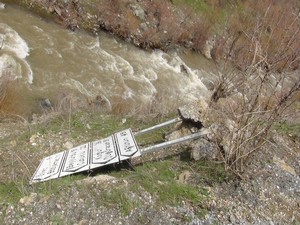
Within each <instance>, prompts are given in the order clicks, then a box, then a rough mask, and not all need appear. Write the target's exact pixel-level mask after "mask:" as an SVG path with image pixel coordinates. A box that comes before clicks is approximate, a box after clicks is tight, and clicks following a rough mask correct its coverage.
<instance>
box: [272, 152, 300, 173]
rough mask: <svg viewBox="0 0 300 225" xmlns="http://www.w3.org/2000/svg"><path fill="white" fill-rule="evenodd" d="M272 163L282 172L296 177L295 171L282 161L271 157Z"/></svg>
mask: <svg viewBox="0 0 300 225" xmlns="http://www.w3.org/2000/svg"><path fill="white" fill-rule="evenodd" d="M273 161H274V163H275V164H276V165H278V166H279V167H280V168H281V169H282V170H284V171H286V172H288V173H290V174H292V175H294V176H297V174H296V171H295V169H294V168H293V167H291V166H290V165H288V164H287V163H286V162H285V161H284V160H282V159H279V158H277V157H275V156H274V157H273Z"/></svg>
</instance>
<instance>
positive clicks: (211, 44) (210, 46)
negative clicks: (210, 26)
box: [203, 37, 215, 59]
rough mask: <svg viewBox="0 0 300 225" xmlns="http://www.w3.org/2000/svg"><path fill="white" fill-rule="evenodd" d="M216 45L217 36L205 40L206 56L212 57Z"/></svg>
mask: <svg viewBox="0 0 300 225" xmlns="http://www.w3.org/2000/svg"><path fill="white" fill-rule="evenodd" d="M214 46H215V37H212V38H210V39H208V40H207V41H206V42H205V45H204V47H203V55H204V56H205V57H206V58H208V59H211V58H212V57H211V52H212V50H213V48H214Z"/></svg>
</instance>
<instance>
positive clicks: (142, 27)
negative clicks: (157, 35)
mask: <svg viewBox="0 0 300 225" xmlns="http://www.w3.org/2000/svg"><path fill="white" fill-rule="evenodd" d="M140 27H141V29H142V31H146V30H148V25H147V24H146V23H141V25H140Z"/></svg>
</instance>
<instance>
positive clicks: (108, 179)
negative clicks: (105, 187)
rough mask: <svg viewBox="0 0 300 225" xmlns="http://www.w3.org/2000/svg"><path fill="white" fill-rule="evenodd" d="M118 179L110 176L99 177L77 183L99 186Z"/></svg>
mask: <svg viewBox="0 0 300 225" xmlns="http://www.w3.org/2000/svg"><path fill="white" fill-rule="evenodd" d="M115 181H117V178H115V177H113V176H109V175H99V176H95V177H88V178H85V179H83V180H80V181H77V183H79V184H95V183H96V184H99V183H108V182H115Z"/></svg>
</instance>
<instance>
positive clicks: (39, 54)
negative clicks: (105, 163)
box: [0, 5, 214, 114]
mask: <svg viewBox="0 0 300 225" xmlns="http://www.w3.org/2000/svg"><path fill="white" fill-rule="evenodd" d="M0 47H1V50H0V77H1V80H4V78H5V80H7V79H9V80H13V83H14V88H15V89H16V91H15V92H16V94H15V96H14V99H15V103H14V104H15V108H16V112H17V113H21V114H22V113H24V114H30V113H32V112H35V111H37V110H38V109H39V108H40V107H41V104H42V105H44V106H45V105H46V107H48V105H47V104H46V103H47V102H46V103H45V101H44V100H45V99H47V101H48V100H50V102H51V105H52V106H51V107H53V108H58V107H60V106H62V105H63V104H64V99H68V100H69V102H70V101H71V102H72V105H73V107H92V108H94V109H95V108H97V109H100V110H105V111H108V112H113V113H147V112H165V111H170V110H174V109H175V108H176V107H178V106H180V105H182V104H186V103H188V102H189V101H192V100H194V99H197V98H201V97H207V96H208V94H209V91H208V89H207V87H206V86H205V85H204V84H207V83H209V82H210V81H211V80H213V79H214V75H213V73H211V72H209V71H211V69H210V67H211V66H210V65H209V62H208V61H207V60H205V59H204V58H203V57H201V56H199V55H197V54H194V53H191V52H186V53H182V51H181V52H180V53H179V51H177V52H176V51H174V52H172V53H164V52H162V51H158V50H157V51H152V52H147V51H144V50H141V49H138V48H136V47H134V46H132V45H130V44H128V43H126V42H124V41H120V40H117V39H116V38H114V37H112V36H111V35H108V34H105V33H100V34H99V35H98V36H92V35H89V34H87V33H85V32H83V31H76V32H71V31H68V30H65V29H64V28H62V27H60V26H58V25H57V24H54V23H52V22H49V21H45V20H44V19H42V18H39V17H36V16H35V15H32V14H30V13H29V12H28V11H23V10H21V9H20V8H16V7H13V6H10V5H8V6H6V7H5V8H4V9H1V10H0ZM70 96H71V97H70ZM43 99H44V100H43Z"/></svg>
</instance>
